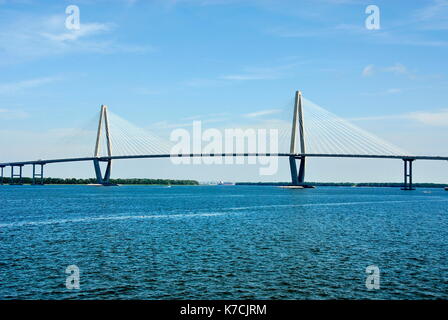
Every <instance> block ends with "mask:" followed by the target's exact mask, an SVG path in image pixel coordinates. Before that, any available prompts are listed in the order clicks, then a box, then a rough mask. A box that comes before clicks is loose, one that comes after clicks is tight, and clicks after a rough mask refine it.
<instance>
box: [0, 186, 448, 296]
mask: <svg viewBox="0 0 448 320" xmlns="http://www.w3.org/2000/svg"><path fill="white" fill-rule="evenodd" d="M0 203H1V207H0V298H1V299H14V298H20V299H69V298H71V299H73V298H76V299H78V298H80V299H115V298H119V299H187V298H188V299H248V298H253V299H335V298H336V299H338V298H353V299H417V298H423V299H434V298H445V299H446V298H448V192H446V191H444V190H441V189H418V190H417V191H412V192H409V191H408V192H405V191H401V190H399V189H392V188H342V187H341V188H335V187H320V188H317V189H312V190H286V189H280V188H276V187H252V186H247V187H246V186H210V187H209V186H183V187H171V188H166V187H152V186H122V187H108V188H101V187H91V186H43V187H42V186H0ZM68 265H76V266H78V267H79V269H80V289H79V290H76V289H74V290H69V289H67V288H66V286H65V281H66V277H67V276H68V275H67V274H66V273H65V269H66V267H67V266H68ZM369 265H376V266H378V267H379V269H380V289H378V290H369V289H367V288H366V285H365V282H366V277H367V274H366V267H367V266H369Z"/></svg>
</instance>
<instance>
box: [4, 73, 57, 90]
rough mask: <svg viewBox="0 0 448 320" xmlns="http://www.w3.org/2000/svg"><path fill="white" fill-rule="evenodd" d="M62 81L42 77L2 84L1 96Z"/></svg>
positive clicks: (55, 78)
mask: <svg viewBox="0 0 448 320" xmlns="http://www.w3.org/2000/svg"><path fill="white" fill-rule="evenodd" d="M59 80H61V77H42V78H34V79H29V80H22V81H17V82H11V83H0V94H11V93H17V92H23V91H24V90H26V89H31V88H36V87H40V86H43V85H46V84H49V83H53V82H56V81H59Z"/></svg>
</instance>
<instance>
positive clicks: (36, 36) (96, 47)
mask: <svg viewBox="0 0 448 320" xmlns="http://www.w3.org/2000/svg"><path fill="white" fill-rule="evenodd" d="M8 18H9V20H3V21H1V22H0V64H11V63H18V62H23V61H28V60H33V59H38V58H42V57H49V56H55V55H64V54H77V53H99V54H110V53H116V52H129V53H142V52H149V51H153V50H154V48H153V47H151V46H146V45H145V46H141V45H132V44H125V43H119V42H117V41H116V40H112V39H111V38H110V36H109V35H110V34H111V33H112V32H113V30H114V29H115V28H116V26H115V25H114V24H111V23H100V22H86V21H84V20H81V28H80V29H79V30H68V29H66V28H65V15H64V14H59V15H47V16H38V15H30V14H22V13H21V14H15V15H10V16H8Z"/></svg>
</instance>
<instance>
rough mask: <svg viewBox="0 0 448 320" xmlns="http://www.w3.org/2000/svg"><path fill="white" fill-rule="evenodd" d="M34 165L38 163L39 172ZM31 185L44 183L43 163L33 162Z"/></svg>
mask: <svg viewBox="0 0 448 320" xmlns="http://www.w3.org/2000/svg"><path fill="white" fill-rule="evenodd" d="M36 165H40V173H37V172H36ZM36 178H39V180H37V181H36ZM33 185H42V186H43V185H44V163H33Z"/></svg>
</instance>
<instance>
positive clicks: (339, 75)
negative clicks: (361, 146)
mask: <svg viewBox="0 0 448 320" xmlns="http://www.w3.org/2000/svg"><path fill="white" fill-rule="evenodd" d="M72 4H73V5H77V6H78V7H79V8H80V19H81V29H80V30H79V31H78V32H73V31H70V30H67V29H66V28H65V24H64V22H65V19H66V14H65V8H66V7H67V6H68V5H72ZM369 4H375V5H377V6H378V7H379V8H380V17H381V29H380V30H367V29H366V28H365V25H364V21H365V19H366V18H367V16H368V15H367V14H366V13H365V9H366V7H367V5H369ZM447 33H448V1H447V0H428V1H418V2H417V1H396V0H395V1H390V0H389V1H354V0H314V1H297V0H295V1H289V0H284V1H282V0H277V1H273V0H246V1H243V0H177V1H176V0H165V1H163V0H154V1H143V0H140V1H139V0H127V1H126V0H116V1H89V0H84V1H73V0H72V1H32V0H16V1H14V0H0V75H1V76H0V123H1V131H0V134H1V136H0V147H1V148H2V150H3V151H4V152H2V154H1V156H0V157H1V159H0V160H2V161H9V160H19V159H20V160H22V159H23V157H25V159H28V158H31V159H32V158H35V154H37V151H38V149H44V150H45V149H47V148H51V147H52V146H51V145H49V143H48V138H49V137H51V138H54V137H55V136H58V135H60V134H62V133H63V132H64V131H65V130H68V129H70V128H73V127H76V126H78V125H79V124H80V123H81V124H82V123H84V122H85V121H86V120H89V119H91V118H92V117H94V116H95V115H96V113H97V112H98V108H99V105H101V104H103V103H104V104H107V105H109V106H110V108H111V110H113V111H114V112H115V113H116V114H119V115H121V116H122V117H124V118H126V119H127V120H129V121H131V122H132V123H135V124H136V125H138V126H141V127H145V128H152V129H153V130H155V131H163V130H165V131H166V130H167V128H172V127H175V126H176V124H178V123H185V121H188V120H186V119H189V117H190V118H191V117H193V116H196V117H197V118H200V119H202V120H214V121H215V122H216V123H218V122H219V121H220V120H222V121H223V122H224V121H225V119H224V118H226V117H223V114H228V115H229V114H230V115H232V116H233V117H235V116H237V115H245V114H250V113H257V112H260V111H263V110H272V109H276V108H279V107H284V106H285V105H286V104H288V103H289V102H290V101H291V100H292V98H293V95H294V91H295V90H296V89H300V90H302V91H303V93H304V95H305V96H306V97H307V98H308V99H311V100H312V101H314V102H315V103H317V104H319V105H321V106H323V107H325V108H326V109H328V110H330V111H331V112H333V113H336V114H338V115H339V116H342V117H344V118H347V119H351V120H352V121H354V123H356V124H357V125H358V126H360V127H363V128H365V129H367V130H369V131H370V132H372V133H374V134H376V135H378V136H380V137H382V138H383V139H385V140H387V141H389V142H392V143H394V144H395V145H398V146H400V147H402V148H403V149H406V150H411V151H412V152H415V153H430V154H439V155H448V148H447V146H446V138H447V133H446V127H447V126H448V103H447V101H448V99H447V88H448V78H447V73H448V66H447V65H448V64H447V62H446V57H447V53H448V37H447ZM218 125H219V124H217V126H218ZM34 153H35V154H34ZM130 163H132V166H129V164H130ZM366 166H369V168H371V170H368V171H369V172H368V174H367V173H365V171H366ZM416 166H417V169H418V173H417V172H416V178H417V180H420V181H434V182H439V181H444V182H446V181H448V170H447V169H448V168H447V167H446V164H445V163H437V164H436V163H422V164H417V165H416ZM142 168H145V169H144V170H142ZM335 168H337V170H336V171H338V173H337V174H336V173H335V172H334V171H335ZM48 169H49V173H48V174H50V175H55V176H56V175H59V176H71V175H80V176H92V174H93V172H92V168H91V166H90V164H89V165H87V164H86V165H76V166H73V167H70V166H65V165H64V166H58V167H57V168H56V167H55V168H51V167H50V166H48ZM286 169H287V168H286ZM286 169H285V170H283V171H281V172H280V173H279V175H278V176H277V177H275V178H271V179H268V180H287V179H288V171H287V170H286ZM401 170H402V168H401V163H399V162H396V163H389V162H387V163H385V162H381V161H380V162H369V161H367V162H359V160H358V161H357V162H352V161H351V160H345V162H344V161H342V162H341V161H335V162H334V161H329V160H327V162H325V161H323V160H318V161H317V160H316V161H314V162H313V163H310V170H309V171H308V172H309V176H308V177H309V179H313V180H321V181H325V180H333V181H339V180H358V181H360V180H364V181H366V180H369V181H384V180H391V181H400V180H401V174H402V172H401ZM254 172H257V170H256V169H254V168H250V169H244V170H242V169H241V168H220V167H216V166H213V167H207V168H202V167H201V168H197V167H194V166H191V167H188V168H182V169H179V168H174V167H173V166H171V165H169V164H167V163H166V162H163V161H155V162H147V161H142V162H129V161H125V162H124V163H120V164H118V163H117V165H116V167H115V169H114V173H115V175H116V176H123V177H124V176H142V175H143V176H148V177H149V176H155V175H157V176H160V177H173V178H174V177H180V178H196V179H199V180H215V179H213V178H216V179H225V180H266V179H265V178H263V179H262V178H260V177H259V176H258V175H257V174H256V173H255V174H254ZM441 172H443V174H440V173H441ZM208 177H209V178H208Z"/></svg>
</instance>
